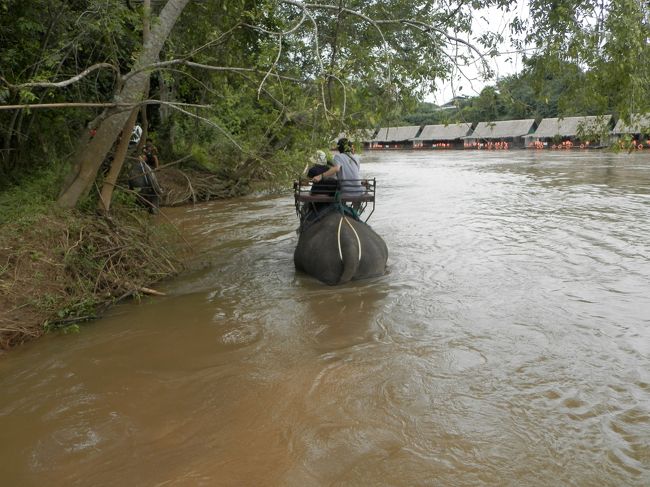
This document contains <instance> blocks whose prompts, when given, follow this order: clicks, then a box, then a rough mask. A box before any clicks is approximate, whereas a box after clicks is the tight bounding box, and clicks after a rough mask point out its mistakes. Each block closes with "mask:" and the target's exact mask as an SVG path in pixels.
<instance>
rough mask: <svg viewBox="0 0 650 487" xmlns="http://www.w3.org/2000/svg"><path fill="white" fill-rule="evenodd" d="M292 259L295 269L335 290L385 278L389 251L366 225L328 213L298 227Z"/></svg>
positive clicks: (351, 218)
mask: <svg viewBox="0 0 650 487" xmlns="http://www.w3.org/2000/svg"><path fill="white" fill-rule="evenodd" d="M293 259H294V264H295V266H296V269H298V270H300V271H303V272H306V273H307V274H309V275H311V276H313V277H315V278H317V279H318V280H320V281H322V282H324V283H325V284H328V285H331V286H334V285H337V284H344V283H346V282H349V281H351V280H357V279H366V278H370V277H377V276H382V275H384V274H385V273H386V262H387V261H388V247H387V246H386V243H385V242H384V240H383V239H382V238H381V237H380V236H379V235H378V234H377V233H376V232H375V231H374V230H373V229H372V228H370V225H368V224H367V223H364V222H362V221H360V220H358V219H355V218H353V217H352V216H350V215H349V214H347V212H339V211H328V212H325V213H324V214H323V215H322V217H319V218H318V219H316V221H314V222H311V223H310V224H309V225H305V226H304V227H303V226H302V225H301V231H300V235H299V237H298V245H297V246H296V250H295V252H294V254H293Z"/></svg>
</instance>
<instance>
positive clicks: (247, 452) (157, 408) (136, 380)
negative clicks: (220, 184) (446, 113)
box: [0, 151, 650, 487]
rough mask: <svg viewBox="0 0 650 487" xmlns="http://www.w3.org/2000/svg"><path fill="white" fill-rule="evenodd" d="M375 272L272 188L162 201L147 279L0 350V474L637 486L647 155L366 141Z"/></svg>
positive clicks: (56, 482)
mask: <svg viewBox="0 0 650 487" xmlns="http://www.w3.org/2000/svg"><path fill="white" fill-rule="evenodd" d="M362 173H363V175H364V176H369V177H372V176H375V177H377V179H378V181H379V183H378V197H377V199H378V201H377V207H376V211H375V213H374V215H373V216H372V218H371V220H370V223H371V224H372V225H373V228H375V230H376V231H377V232H378V233H379V234H380V235H382V236H383V237H384V238H385V240H386V243H387V245H388V248H389V253H390V254H389V267H390V273H389V274H388V275H386V276H384V277H382V278H379V279H374V280H371V281H365V282H356V283H353V284H350V285H345V286H342V287H335V288H330V287H326V286H324V285H322V284H320V283H318V282H317V281H315V280H313V279H312V278H310V277H308V276H305V275H298V274H296V272H295V271H294V269H293V261H292V255H293V249H294V247H295V244H296V241H297V237H296V233H295V229H296V227H297V220H296V216H295V213H294V209H293V200H292V196H291V195H290V194H283V195H272V196H269V195H256V196H251V197H247V198H243V199H237V200H231V201H225V202H214V203H209V204H202V205H197V206H195V207H187V208H180V209H172V210H167V211H166V213H167V214H168V215H169V217H170V218H171V219H172V220H173V221H175V222H176V223H177V225H178V226H179V227H180V228H181V230H182V232H183V234H184V235H185V236H186V238H187V239H188V241H189V242H190V244H191V245H192V247H193V248H194V249H195V252H194V253H195V261H194V263H193V264H192V265H191V266H190V269H189V270H188V271H186V272H184V273H183V274H182V275H180V276H179V277H177V278H175V279H173V280H170V281H168V282H165V283H163V284H162V285H159V286H158V288H159V289H160V290H162V291H165V292H166V293H167V296H166V297H157V298H145V299H143V300H142V301H141V302H132V303H125V304H123V305H120V306H117V307H115V308H114V309H113V310H112V311H111V313H110V315H109V316H107V317H105V318H103V319H101V320H97V321H95V322H93V323H89V324H87V325H84V326H83V327H82V330H81V332H80V333H77V334H68V335H49V336H46V337H45V338H44V339H42V340H39V341H38V342H36V343H31V344H29V345H27V346H24V347H21V348H19V349H17V350H15V351H13V352H11V353H9V354H6V355H5V356H3V357H2V358H1V359H0V484H1V485H3V486H45V485H47V486H118V485H119V486H131V485H133V486H136V485H137V486H215V485H218V486H240V485H241V486H330V485H332V486H365V485H372V486H476V485H487V486H493V485H494V486H505V485H507V486H545V487H546V486H648V485H650V154H647V153H642V154H631V155H627V154H625V155H613V154H605V153H596V152H593V153H592V152H582V153H578V152H575V153H570V152H556V153H549V152H537V153H535V152H530V151H512V152H490V153H487V152H482V153H478V152H383V153H367V154H365V155H364V156H363V160H362Z"/></svg>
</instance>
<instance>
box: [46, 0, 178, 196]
mask: <svg viewBox="0 0 650 487" xmlns="http://www.w3.org/2000/svg"><path fill="white" fill-rule="evenodd" d="M188 2H189V0H169V1H168V2H167V3H166V4H165V6H164V7H163V9H162V11H161V12H160V15H159V16H158V23H157V24H156V25H155V26H154V27H153V29H152V30H151V36H150V38H149V40H148V42H147V43H146V44H144V45H143V46H142V51H141V53H140V55H139V56H138V58H137V61H136V63H135V65H134V67H133V69H132V70H131V72H130V73H129V74H128V75H127V76H125V78H124V84H123V85H122V87H121V89H120V90H119V92H118V93H117V95H116V96H115V102H116V103H118V104H120V105H122V106H118V107H116V108H113V109H109V110H107V111H106V113H104V114H102V116H101V117H100V119H99V120H98V124H97V129H96V130H97V133H96V135H95V136H94V137H93V138H91V139H90V140H88V141H87V142H86V143H85V144H81V145H80V147H79V149H78V150H77V153H76V154H75V157H74V168H73V170H72V173H71V174H70V176H69V178H68V181H69V183H67V184H66V185H65V186H64V187H63V190H62V191H61V195H60V196H59V199H58V203H59V205H60V206H61V207H63V208H73V207H74V206H75V205H76V204H77V202H78V201H79V198H81V197H82V196H84V195H85V194H87V193H88V191H90V188H91V187H92V184H93V182H94V181H95V178H96V176H97V171H98V170H99V167H100V166H101V164H102V162H103V161H104V159H105V158H106V155H107V154H108V151H109V150H110V149H111V147H112V145H113V143H114V142H115V140H116V139H117V137H118V135H119V134H120V132H121V131H122V130H123V128H124V125H125V123H126V121H127V120H128V118H129V114H130V112H131V111H132V110H133V109H134V107H135V106H137V105H138V103H139V102H141V101H142V98H143V93H144V89H145V87H146V86H147V82H148V79H149V72H148V71H147V69H146V68H147V67H148V66H149V65H151V64H154V63H155V62H156V61H157V60H158V57H159V55H160V50H161V49H162V47H163V44H164V43H165V41H166V40H167V38H168V37H169V35H170V33H171V30H172V28H173V27H174V25H175V24H176V21H177V20H178V18H179V16H180V15H181V13H182V12H183V9H184V8H185V6H186V5H187V3H188ZM124 106H126V109H125V108H124ZM127 135H128V134H127Z"/></svg>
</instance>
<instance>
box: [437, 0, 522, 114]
mask: <svg viewBox="0 0 650 487" xmlns="http://www.w3.org/2000/svg"><path fill="white" fill-rule="evenodd" d="M515 15H519V16H520V17H526V16H527V15H528V9H527V6H526V2H524V1H521V0H520V1H519V2H518V5H517V6H516V7H515V8H514V9H513V11H512V12H508V13H504V12H501V11H500V10H498V9H496V8H491V9H483V10H480V11H478V12H477V14H476V15H475V17H474V21H473V24H472V31H473V37H477V36H480V35H481V34H483V33H485V32H491V31H496V32H499V33H501V34H502V35H503V37H504V38H505V42H504V44H503V45H502V46H501V47H500V49H499V51H502V52H508V54H503V55H501V56H498V57H496V58H494V59H490V60H489V64H490V66H491V68H492V70H493V71H494V73H495V76H496V78H495V79H491V80H487V81H485V80H482V79H481V77H480V75H479V69H478V67H477V66H470V67H467V68H463V72H464V74H465V76H460V75H458V74H457V75H456V76H454V77H453V80H451V81H449V80H446V81H439V82H438V83H437V85H436V91H435V92H434V93H430V94H429V95H428V96H426V97H425V101H429V102H433V103H436V104H438V105H442V104H444V103H446V102H448V101H450V100H451V99H452V98H453V97H454V96H455V95H467V96H475V95H478V94H479V93H480V92H481V90H482V89H483V88H484V87H486V86H490V85H494V83H495V82H496V79H498V78H501V77H504V76H508V75H511V74H515V73H518V72H519V71H520V70H521V68H522V62H521V60H522V57H521V55H520V54H518V53H513V51H514V47H513V46H512V45H511V44H510V42H509V37H510V31H509V27H508V25H509V23H510V21H511V20H512V19H513V18H514V16H515ZM465 40H469V39H465ZM466 78H469V80H468V79H466Z"/></svg>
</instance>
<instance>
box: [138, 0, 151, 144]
mask: <svg viewBox="0 0 650 487" xmlns="http://www.w3.org/2000/svg"><path fill="white" fill-rule="evenodd" d="M142 10H143V15H142V44H144V45H146V44H147V42H149V37H150V36H151V0H144V2H143V3H142ZM150 78H151V76H148V77H147V84H146V86H145V87H144V96H145V98H149V90H150V87H151V79H150ZM140 120H141V121H142V137H140V140H139V141H138V152H140V151H141V150H142V148H143V147H144V143H145V141H146V140H147V137H148V136H149V119H148V118H147V105H143V106H142V108H140Z"/></svg>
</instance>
